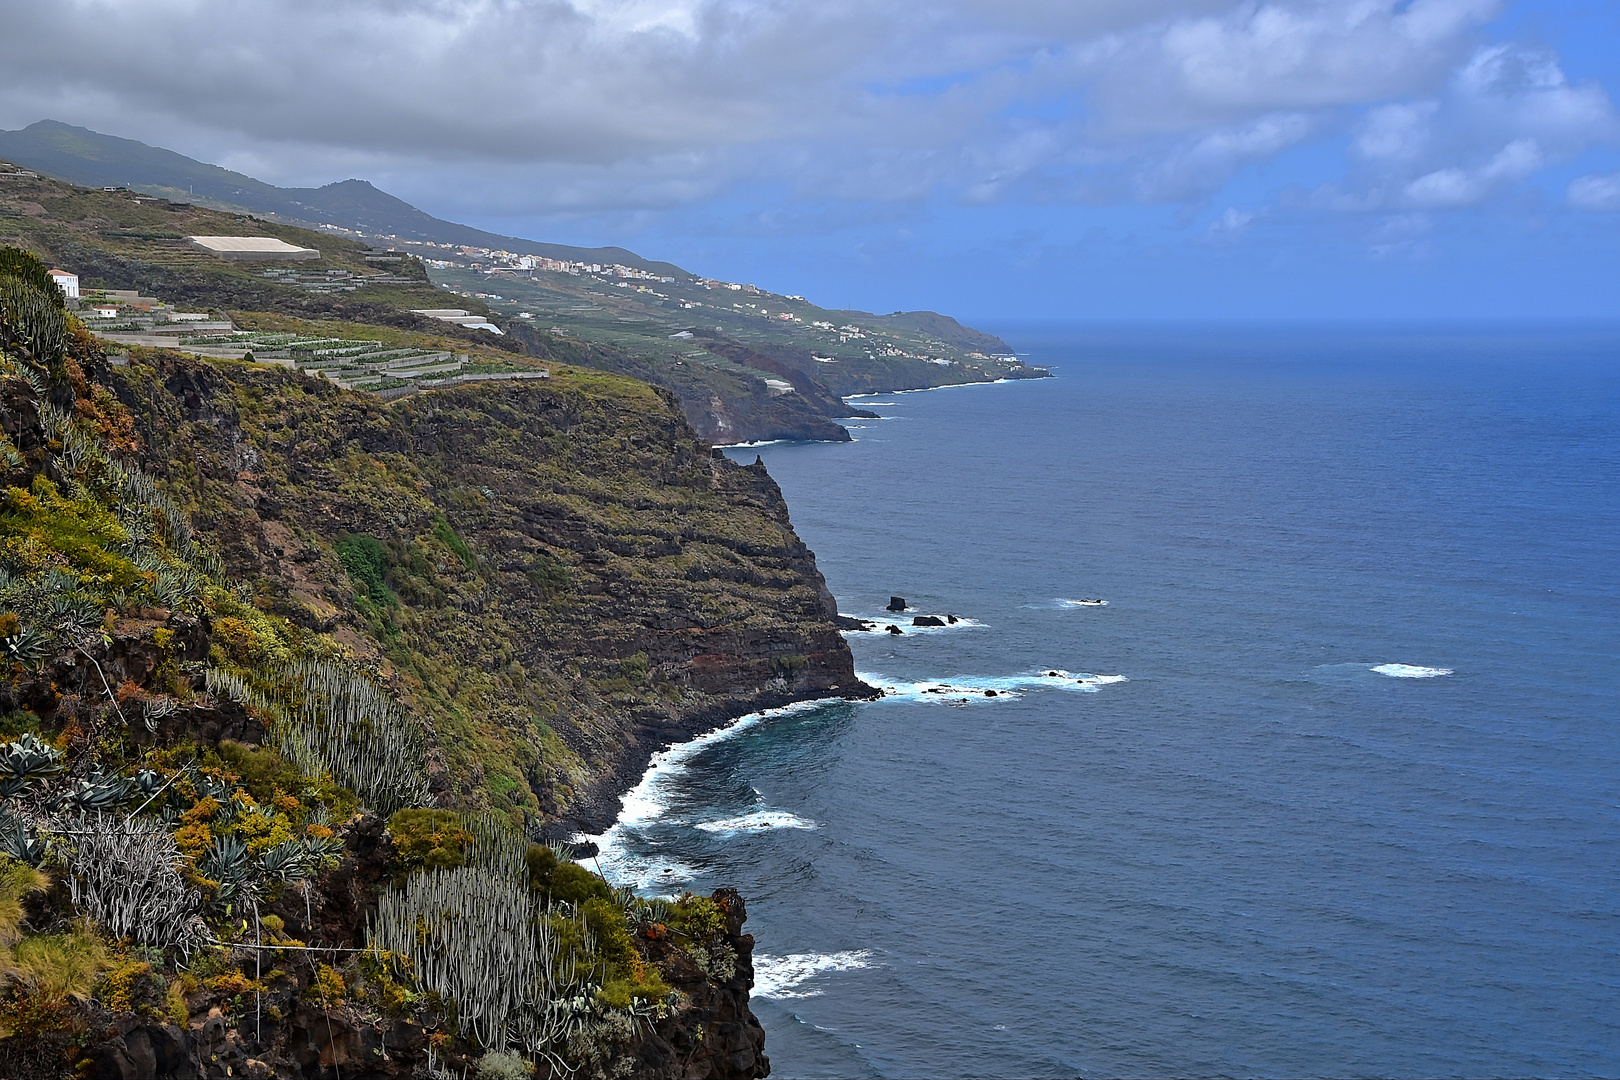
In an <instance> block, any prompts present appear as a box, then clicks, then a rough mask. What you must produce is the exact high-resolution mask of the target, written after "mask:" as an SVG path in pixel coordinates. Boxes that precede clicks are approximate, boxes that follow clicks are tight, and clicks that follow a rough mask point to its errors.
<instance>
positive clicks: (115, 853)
mask: <svg viewBox="0 0 1620 1080" xmlns="http://www.w3.org/2000/svg"><path fill="white" fill-rule="evenodd" d="M72 834H73V839H74V843H73V847H72V851H71V853H70V854H69V856H68V859H67V866H68V883H69V890H70V893H71V895H72V898H73V902H74V903H75V904H77V905H78V906H79V908H80V909H81V910H83V911H84V912H85V913H86V914H87V915H89V916H90V917H91V918H92V919H94V920H95V921H96V922H98V923H100V924H101V925H102V926H103V927H105V928H106V929H107V931H108V932H109V933H111V934H112V936H113V937H116V938H126V937H127V938H132V939H133V940H134V941H136V942H137V943H139V944H142V945H155V946H158V947H160V948H161V947H167V946H170V945H178V946H180V947H181V948H183V949H186V950H188V951H189V950H190V949H191V948H192V947H194V946H195V945H197V944H198V943H200V942H201V941H202V939H203V937H204V935H205V934H206V928H205V927H204V925H203V922H202V919H201V917H200V915H199V911H200V909H201V906H202V905H201V897H199V896H198V895H197V894H196V893H195V892H192V891H191V890H190V889H188V888H186V884H185V882H184V881H183V880H181V877H180V872H179V866H180V864H181V861H182V856H181V855H180V852H179V850H178V849H177V848H176V847H175V845H174V837H172V836H170V835H169V834H168V833H167V832H164V831H163V830H162V829H161V828H158V827H156V826H155V825H154V824H152V823H150V822H147V821H141V820H138V819H133V818H122V817H118V816H108V815H102V814H96V815H92V816H90V817H87V818H84V819H83V820H82V821H81V822H80V823H79V825H78V827H77V828H75V829H73V830H72Z"/></svg>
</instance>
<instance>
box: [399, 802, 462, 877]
mask: <svg viewBox="0 0 1620 1080" xmlns="http://www.w3.org/2000/svg"><path fill="white" fill-rule="evenodd" d="M388 832H389V833H390V834H391V835H392V836H393V838H394V865H395V870H396V873H398V874H401V875H404V874H409V873H410V872H411V871H413V870H423V869H427V870H452V869H454V868H455V867H458V866H462V865H465V863H466V861H467V845H469V844H471V843H472V839H473V835H472V833H470V832H468V831H467V830H466V828H464V827H463V826H462V823H461V815H460V814H457V813H456V812H455V811H454V810H414V809H405V810H400V811H398V812H397V813H395V814H394V816H393V817H391V818H389V819H388Z"/></svg>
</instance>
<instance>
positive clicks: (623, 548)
mask: <svg viewBox="0 0 1620 1080" xmlns="http://www.w3.org/2000/svg"><path fill="white" fill-rule="evenodd" d="M62 305H63V299H62V297H61V294H60V292H58V291H57V290H56V289H55V287H54V285H53V284H52V283H51V282H50V280H49V279H48V277H47V276H46V274H45V268H44V266H43V265H42V264H40V263H38V262H37V261H35V260H33V259H32V258H30V257H29V256H27V255H25V254H22V253H20V252H18V251H16V250H15V249H8V250H4V251H0V348H3V356H0V433H3V434H0V489H3V491H4V496H3V501H0V1075H6V1076H29V1077H64V1078H65V1077H68V1076H73V1077H83V1076H105V1077H144V1076H160V1075H161V1076H186V1077H202V1076H216V1075H221V1076H223V1075H235V1076H259V1077H269V1076H272V1075H276V1076H335V1075H338V1074H339V1073H341V1074H342V1075H345V1076H355V1075H358V1076H373V1077H385V1076H386V1077H404V1076H410V1075H420V1074H423V1073H425V1072H430V1071H432V1070H435V1069H437V1070H440V1071H444V1070H449V1071H450V1072H451V1073H452V1074H454V1075H462V1074H469V1075H470V1074H473V1073H475V1072H476V1073H477V1074H478V1075H486V1076H488V1075H514V1076H515V1075H524V1074H527V1073H528V1072H529V1070H530V1068H535V1069H537V1070H538V1071H537V1072H535V1073H534V1075H536V1076H539V1077H558V1078H561V1077H573V1076H581V1075H584V1076H594V1075H616V1076H625V1077H644V1078H647V1080H652V1078H655V1077H657V1078H662V1077H669V1078H672V1080H673V1078H674V1077H700V1076H701V1077H713V1078H715V1080H722V1078H726V1080H729V1078H733V1077H735V1078H742V1077H753V1076H759V1075H764V1074H765V1073H766V1072H767V1071H768V1069H769V1065H768V1062H767V1061H766V1059H765V1058H764V1056H763V1053H762V1049H763V1038H764V1035H763V1031H762V1030H761V1029H760V1027H759V1025H758V1023H757V1021H755V1020H754V1018H753V1016H752V1015H751V1013H750V1012H749V1010H748V989H749V987H750V985H751V983H752V969H751V966H750V959H749V958H750V953H751V949H752V945H753V940H752V938H751V937H748V936H747V935H745V934H743V933H742V925H743V921H744V919H745V918H746V911H745V909H744V906H743V902H742V898H740V897H738V896H737V895H736V894H735V893H734V892H729V891H726V890H722V891H720V892H717V893H715V894H714V895H713V896H712V897H692V896H688V897H684V898H680V899H679V900H677V901H662V900H658V901H649V900H644V899H641V898H638V897H636V896H634V895H632V894H630V893H629V892H626V891H622V890H615V889H614V888H612V887H611V886H610V885H608V884H607V883H605V882H603V881H601V880H600V879H599V878H597V877H595V876H593V875H592V874H590V873H588V872H586V871H585V870H584V869H582V868H581V867H579V866H577V865H575V864H573V863H572V862H569V861H568V860H567V859H566V858H561V857H560V856H559V852H558V850H556V849H554V848H551V847H547V846H545V845H544V844H543V843H536V842H535V841H537V840H539V841H544V840H547V839H552V838H557V837H560V836H563V835H567V834H569V833H572V832H573V831H574V830H576V829H579V828H599V827H600V826H602V825H603V824H605V823H606V822H608V821H610V820H611V819H612V818H613V816H614V815H615V813H616V810H617V797H618V794H619V793H620V792H621V791H623V790H625V788H626V787H627V785H628V782H629V780H630V778H632V777H633V776H635V775H636V774H638V773H639V772H640V771H641V769H642V768H643V767H644V766H645V763H646V761H647V759H648V757H649V756H650V754H651V753H652V752H653V751H655V750H656V749H658V748H659V747H661V746H663V745H665V744H666V743H668V742H669V741H671V740H675V739H681V738H685V737H688V736H689V735H691V734H692V733H694V732H696V731H698V730H702V729H706V728H709V727H713V726H714V725H716V724H719V723H722V722H723V721H725V720H726V719H727V718H729V717H733V716H736V715H740V714H742V713H745V712H748V711H752V710H754V709H758V708H761V707H766V706H771V705H776V704H782V703H785V702H788V701H793V700H800V699H804V698H814V697H820V696H825V695H829V694H846V695H864V694H868V693H870V691H869V689H868V688H866V687H865V686H863V685H862V684H861V683H860V682H859V680H857V679H856V678H855V676H854V672H853V669H852V662H851V658H850V654H849V651H848V649H847V647H846V646H845V645H844V642H843V640H842V638H841V637H840V635H839V632H838V629H837V627H836V625H835V624H834V615H833V604H832V600H831V597H830V596H829V595H828V594H827V591H826V587H825V585H824V584H823V582H822V580H821V576H820V574H819V573H818V572H817V571H816V569H815V563H814V559H813V556H812V555H811V554H810V553H809V552H808V551H807V550H806V549H805V548H804V545H803V544H802V543H801V542H800V541H799V540H798V539H797V537H795V536H794V534H793V532H792V528H791V525H790V523H789V521H788V518H787V513H786V508H785V507H784V505H783V503H782V499H781V494H780V492H779V491H778V490H777V489H776V486H775V484H774V483H772V482H771V480H770V478H769V477H768V476H766V475H765V473H764V471H763V469H758V468H744V467H741V466H738V465H736V464H734V463H732V462H731V461H729V460H727V459H726V458H725V457H724V456H723V455H716V454H715V453H713V452H712V451H711V450H710V448H709V447H708V446H707V445H706V444H704V443H702V442H700V441H699V440H697V439H696V438H695V437H694V435H693V433H692V432H691V429H690V428H689V427H688V426H687V425H686V424H685V423H684V421H683V420H682V418H681V416H680V413H679V411H678V409H677V407H676V406H675V404H674V403H673V402H672V401H671V400H670V399H669V398H668V396H667V395H665V394H663V393H661V392H660V391H657V390H655V389H653V388H650V387H648V386H647V385H646V384H644V383H639V382H636V381H634V380H630V379H625V378H622V377H618V376H612V375H607V374H603V373H601V372H597V371H592V370H588V369H580V368H574V367H569V366H565V365H555V364H554V365H552V367H551V370H550V377H549V378H548V379H546V380H544V381H533V382H527V383H507V384H497V383H486V384H482V385H477V386H466V387H461V388H458V389H453V390H436V391H432V392H429V393H420V394H415V395H409V396H405V397H402V398H399V399H398V400H395V401H392V402H385V401H384V400H383V399H382V398H381V397H379V396H378V395H375V394H370V393H360V392H354V391H346V390H343V389H341V388H339V387H337V386H335V385H333V384H332V383H330V382H329V381H327V380H325V379H322V378H314V377H310V376H307V375H304V374H302V373H300V372H297V371H293V370H288V369H286V368H282V367H275V366H269V365H264V364H256V363H251V362H240V361H209V360H201V359H196V358H192V357H187V356H184V355H181V354H178V353H174V352H165V351H159V350H146V349H140V348H134V349H131V350H129V351H128V352H127V353H126V354H123V355H121V356H111V357H109V355H108V354H107V352H106V351H105V350H104V349H103V348H102V347H101V346H100V345H99V343H98V342H97V341H96V339H95V338H94V337H92V336H91V335H90V334H89V333H87V332H86V331H85V330H84V329H83V327H82V326H81V325H79V324H78V323H77V321H76V320H75V319H74V318H73V316H72V315H71V313H69V312H66V311H64V310H63V309H62ZM514 1070H515V1071H514Z"/></svg>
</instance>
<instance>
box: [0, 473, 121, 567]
mask: <svg viewBox="0 0 1620 1080" xmlns="http://www.w3.org/2000/svg"><path fill="white" fill-rule="evenodd" d="M0 538H4V546H5V551H6V554H7V555H8V556H9V557H10V560H11V561H12V563H13V565H17V566H23V567H28V568H30V569H42V568H43V567H44V566H45V565H46V564H47V563H50V562H61V563H65V564H67V565H68V566H71V567H72V568H73V569H74V570H77V571H78V572H79V574H80V577H81V578H91V579H93V580H95V581H97V582H99V583H101V584H104V585H107V586H109V587H111V588H115V589H127V588H130V587H131V586H133V585H134V584H135V583H136V582H137V581H138V580H140V573H139V571H137V570H136V568H135V564H134V563H132V562H130V561H129V560H128V559H126V558H124V557H123V556H122V555H120V554H118V553H117V552H116V551H115V550H114V549H115V548H117V547H119V546H121V545H123V544H125V543H127V542H128V540H129V536H128V534H127V533H125V532H124V528H123V526H122V525H120V524H119V523H118V519H117V518H116V517H114V516H113V515H112V513H111V512H109V511H108V510H106V509H104V508H103V507H101V506H99V505H97V504H96V502H95V500H93V499H90V498H78V499H70V498H67V497H65V496H63V494H62V492H61V490H60V489H59V488H58V487H57V486H56V485H55V484H53V483H52V482H51V481H50V480H49V479H48V478H46V477H45V476H43V475H40V476H35V477H34V482H33V484H32V485H31V486H30V487H29V488H27V489H26V490H24V489H23V488H16V487H14V488H9V489H7V492H6V501H5V510H4V511H3V512H0ZM52 556H54V557H55V558H53V557H52Z"/></svg>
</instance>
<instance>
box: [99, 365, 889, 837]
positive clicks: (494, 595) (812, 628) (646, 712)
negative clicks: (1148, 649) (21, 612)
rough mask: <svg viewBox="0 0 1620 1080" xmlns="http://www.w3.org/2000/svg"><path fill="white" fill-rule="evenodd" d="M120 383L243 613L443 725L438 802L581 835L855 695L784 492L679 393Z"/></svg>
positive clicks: (234, 378) (274, 374)
mask: <svg viewBox="0 0 1620 1080" xmlns="http://www.w3.org/2000/svg"><path fill="white" fill-rule="evenodd" d="M107 375H108V382H109V384H110V385H111V386H112V387H113V388H114V390H115V392H116V393H117V395H118V396H119V398H120V400H121V401H123V402H124V403H125V404H126V405H127V406H128V407H129V408H130V410H131V411H132V412H133V413H134V414H135V416H136V418H137V426H138V430H139V432H140V436H141V438H142V440H143V441H144V442H145V444H146V445H147V446H149V447H151V448H152V450H151V452H150V453H149V454H148V455H147V462H148V469H149V471H151V472H152V473H154V474H156V475H158V476H161V477H163V478H164V479H165V480H167V481H168V483H169V485H170V488H171V490H175V491H181V492H189V494H190V498H191V501H192V503H193V505H194V507H195V520H196V522H197V525H198V528H199V529H200V530H201V531H202V532H203V533H204V534H206V535H210V536H213V537H216V538H217V540H218V543H219V550H220V553H221V555H222V557H223V558H224V561H225V562H226V564H227V566H228V567H229V568H230V569H231V570H232V571H233V572H235V573H237V574H239V575H241V576H243V577H244V578H246V579H248V580H251V581H252V582H254V587H255V590H256V603H258V604H259V606H260V607H261V608H263V609H264V610H267V611H270V612H272V613H275V614H279V615H283V616H285V617H287V618H288V619H289V620H291V621H293V622H295V623H298V624H300V625H303V626H306V627H309V628H311V629H313V630H317V631H321V632H326V633H330V634H332V635H334V636H335V637H337V639H338V640H340V641H342V642H343V643H344V644H345V645H347V646H348V647H350V648H351V649H352V650H353V651H354V653H355V655H356V656H357V657H359V658H361V659H362V660H363V661H364V662H365V663H367V664H370V665H374V666H376V667H377V669H378V670H379V671H380V672H381V673H382V675H383V677H384V678H385V679H386V680H387V682H388V683H389V685H390V686H391V687H393V688H394V689H396V690H397V692H398V694H399V696H400V698H401V700H402V701H404V702H405V703H406V704H407V705H408V706H410V707H411V708H412V709H413V710H414V711H415V712H417V713H418V714H419V715H421V716H423V717H427V718H430V719H431V721H432V724H433V728H434V732H435V735H436V739H435V740H434V742H435V745H436V749H437V753H438V755H439V759H438V760H439V763H440V764H442V771H437V772H436V774H435V776H434V781H433V782H434V789H435V792H436V794H437V796H438V798H439V801H440V802H441V803H442V804H444V805H454V806H459V807H462V808H473V807H481V806H487V807H490V808H492V809H496V810H500V811H503V812H506V813H508V814H515V815H519V816H521V817H524V818H526V819H527V820H528V821H529V823H530V824H531V826H543V827H545V828H546V830H547V833H548V835H560V833H561V832H562V831H563V830H565V829H566V830H569V831H572V830H574V829H576V828H588V829H590V830H592V831H595V830H596V829H597V828H599V827H601V826H604V825H605V824H606V823H608V822H610V821H611V820H612V818H613V816H614V815H615V814H616V813H617V809H618V795H619V794H620V793H621V792H623V791H624V790H627V789H628V787H629V786H631V785H632V784H633V782H634V778H635V777H637V776H639V775H640V772H641V770H642V769H643V768H644V767H645V765H646V761H647V758H648V757H649V756H650V755H651V754H652V753H653V752H654V751H656V750H657V749H659V748H661V747H662V746H664V745H667V744H668V743H670V742H673V741H679V740H683V739H686V738H689V737H691V736H692V735H693V734H696V733H698V732H699V731H702V730H707V729H709V728H712V727H714V726H716V725H718V724H720V723H722V722H723V721H725V720H727V719H730V718H732V717H735V716H740V715H742V714H744V713H747V712H751V711H754V710H757V709H762V708H770V707H773V706H777V705H782V704H786V703H788V702H791V701H797V700H805V699H807V698H813V697H820V696H836V695H849V696H861V695H865V694H867V693H869V692H870V691H869V689H868V688H867V687H865V686H864V685H863V684H861V682H860V681H859V680H858V679H857V678H856V677H855V673H854V669H853V666H852V664H853V661H852V659H851V656H850V653H849V650H848V647H847V646H846V645H845V643H844V641H843V639H842V638H841V637H840V636H839V633H838V630H837V627H836V626H835V624H834V617H835V616H836V614H837V611H836V606H835V604H834V601H833V598H832V596H831V594H830V593H829V592H828V591H827V588H826V585H825V584H824V583H823V581H822V578H821V575H820V573H819V572H818V571H817V570H816V566H815V558H814V555H813V554H812V553H811V552H810V551H809V549H807V548H806V547H805V545H804V543H803V542H802V541H801V540H799V538H798V537H797V536H795V535H794V533H793V530H792V526H791V524H790V523H789V520H788V513H787V506H786V504H785V503H784V501H783V499H782V495H781V492H780V490H779V489H778V488H777V486H776V484H775V482H774V481H772V480H771V478H770V477H769V475H767V474H766V472H765V470H764V468H763V467H762V466H759V465H754V466H746V467H744V466H738V465H737V464H735V463H734V462H732V461H730V460H729V459H727V458H726V457H724V456H723V455H721V454H719V453H718V452H717V451H712V450H710V449H709V447H708V446H707V445H706V444H704V443H702V442H700V441H699V440H698V439H697V438H696V437H695V436H694V435H693V433H692V432H691V430H690V428H689V427H688V426H687V425H686V423H685V421H684V420H683V419H682V418H681V414H680V411H679V408H678V406H677V405H676V404H675V403H674V402H673V401H672V400H671V398H670V396H669V395H668V394H667V393H666V392H663V391H660V390H655V389H653V388H651V387H648V386H646V385H644V384H639V383H635V382H633V381H631V380H628V379H621V378H614V377H611V376H604V375H599V374H596V373H592V372H581V371H566V370H559V371H557V372H555V373H554V375H553V378H551V379H550V380H547V381H545V382H544V383H541V382H538V381H531V382H524V383H514V384H483V385H475V386H469V387H463V388H459V389H454V390H441V391H436V392H433V393H430V394H422V395H416V396H412V397H409V398H404V399H401V400H398V401H395V402H392V403H384V402H383V401H381V400H379V399H378V398H376V397H375V396H372V395H367V394H359V393H351V392H346V391H342V390H339V389H337V388H335V387H333V386H331V385H330V384H327V383H324V382H322V381H320V380H315V379H310V378H307V377H304V376H301V375H296V374H293V373H290V372H287V371H285V370H282V369H279V368H271V367H265V366H256V365H252V364H228V363H226V364H211V363H207V362H203V361H195V360H190V359H187V358H182V357H180V356H177V355H173V354H151V355H149V356H148V357H147V358H146V359H145V360H144V361H143V362H141V363H139V364H137V365H134V366H131V367H127V368H110V369H108V372H107Z"/></svg>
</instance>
